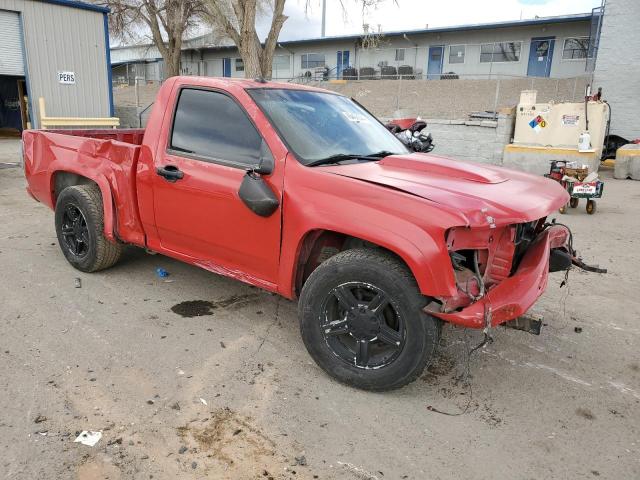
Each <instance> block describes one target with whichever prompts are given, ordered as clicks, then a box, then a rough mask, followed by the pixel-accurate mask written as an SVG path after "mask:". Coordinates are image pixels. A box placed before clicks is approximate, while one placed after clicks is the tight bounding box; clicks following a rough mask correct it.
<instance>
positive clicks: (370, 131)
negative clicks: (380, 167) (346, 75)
mask: <svg viewBox="0 0 640 480" xmlns="http://www.w3.org/2000/svg"><path fill="white" fill-rule="evenodd" d="M248 93H249V94H250V95H251V97H252V98H253V99H254V100H255V102H256V103H257V104H258V105H259V106H260V108H261V109H262V111H263V112H264V113H265V114H266V115H267V116H268V117H269V119H270V120H271V122H272V123H273V125H274V127H275V128H276V129H277V130H278V132H279V133H280V135H281V136H282V138H283V140H284V141H285V142H286V143H287V145H288V146H289V148H290V149H291V150H292V151H293V153H294V154H295V155H296V157H297V158H298V159H299V160H300V161H301V162H302V163H303V164H305V165H311V164H315V165H317V164H320V163H322V160H323V159H332V158H335V159H336V160H338V159H340V158H341V157H342V158H345V157H347V156H353V157H376V156H377V157H378V158H381V157H382V156H385V155H392V154H402V153H407V149H406V148H405V147H404V145H403V144H402V143H401V142H400V140H398V139H397V138H396V137H395V136H394V135H393V134H392V133H391V132H389V131H388V130H387V129H386V128H385V127H384V125H382V124H381V123H380V122H378V121H377V120H376V119H375V118H374V117H372V116H371V114H369V113H368V112H367V111H366V110H364V109H363V108H362V107H360V106H359V105H358V104H356V103H355V102H353V101H352V100H350V99H348V98H346V97H342V96H340V95H334V94H331V93H322V92H310V91H305V90H286V89H283V90H278V89H267V88H265V89H252V90H248ZM378 158H375V159H378ZM371 159H372V158H369V160H371Z"/></svg>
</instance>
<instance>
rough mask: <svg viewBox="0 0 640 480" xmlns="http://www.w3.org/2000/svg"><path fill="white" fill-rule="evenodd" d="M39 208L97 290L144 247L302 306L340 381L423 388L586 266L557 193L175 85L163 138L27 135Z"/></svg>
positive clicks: (231, 87)
mask: <svg viewBox="0 0 640 480" xmlns="http://www.w3.org/2000/svg"><path fill="white" fill-rule="evenodd" d="M23 141H24V168H25V174H26V178H27V181H28V191H29V193H30V194H31V195H32V196H33V197H34V198H35V199H36V200H38V201H40V202H42V203H44V204H46V205H48V206H49V207H51V208H53V209H55V228H56V232H57V236H58V240H59V243H60V248H61V249H62V252H63V253H64V255H65V257H66V258H67V260H68V261H69V262H70V263H71V264H72V265H73V266H74V267H75V268H77V269H79V270H82V271H85V272H93V271H97V270H101V269H104V268H107V267H110V266H111V265H113V264H114V263H115V262H116V261H117V260H118V258H119V256H120V252H121V250H122V248H123V246H124V245H126V244H130V245H136V246H140V247H144V248H147V249H150V250H153V251H155V252H158V253H161V254H164V255H167V256H170V257H173V258H176V259H179V260H182V261H184V262H187V263H190V264H193V265H197V266H199V267H202V268H205V269H207V270H210V271H212V272H215V273H218V274H222V275H227V276H229V277H233V278H236V279H238V280H241V281H243V282H247V283H249V284H252V285H256V286H258V287H261V288H263V289H265V290H269V291H271V292H276V293H278V294H280V295H282V296H284V297H286V298H289V299H295V298H298V301H299V317H300V329H301V333H302V338H303V340H304V343H305V345H306V347H307V349H308V351H309V353H310V355H311V356H312V357H313V358H314V360H315V361H316V362H317V363H318V364H319V365H320V366H321V367H322V368H323V369H324V370H325V371H326V372H327V373H329V374H330V375H331V376H333V377H335V378H336V379H338V380H340V381H342V382H345V383H347V384H350V385H353V386H356V387H359V388H364V389H370V390H388V389H393V388H397V387H400V386H402V385H405V384H407V383H409V382H411V381H413V380H414V379H415V378H417V376H418V375H420V373H421V372H422V370H423V369H424V367H425V366H426V365H427V364H428V362H429V361H430V359H431V358H432V356H433V354H434V350H435V348H436V344H437V342H438V339H439V335H440V331H441V322H442V321H447V322H451V323H453V324H456V325H460V326H463V327H470V328H479V329H488V328H491V327H495V326H496V325H499V324H501V323H504V322H506V321H509V320H512V319H514V318H516V317H518V316H520V315H522V314H523V313H524V312H526V311H527V309H529V308H530V307H531V306H532V305H533V303H534V302H535V301H536V299H537V298H538V297H539V296H540V295H541V294H542V293H543V291H544V290H545V287H546V285H547V278H548V273H549V271H558V270H567V269H568V268H569V267H570V266H571V262H572V260H573V261H576V259H575V252H574V250H573V248H572V246H571V241H570V240H571V238H570V232H569V231H568V229H567V228H566V227H564V226H560V225H555V224H552V223H551V224H550V223H547V222H546V218H547V216H548V215H549V214H551V213H552V212H554V211H556V210H557V209H559V208H560V207H561V206H563V205H565V204H566V203H567V201H568V195H567V193H566V191H565V190H564V189H563V188H562V187H561V186H560V185H559V184H558V183H557V182H554V181H551V180H548V179H546V178H542V177H536V176H532V175H528V174H525V173H520V172H516V171H509V170H504V169H501V168H498V167H494V166H488V165H480V164H473V163H465V162H459V161H454V160H451V159H447V158H443V157H439V156H436V155H431V154H422V153H410V152H408V151H407V149H406V148H405V147H404V146H403V145H402V144H401V143H400V142H399V141H398V140H397V139H396V138H395V137H394V136H393V135H392V134H391V133H389V132H388V131H387V130H386V129H385V127H384V126H383V125H382V124H381V123H379V122H378V120H376V119H375V118H374V117H373V116H372V115H371V114H369V113H368V112H367V111H366V110H365V109H364V108H362V107H361V106H360V105H358V104H357V103H356V102H354V101H352V100H350V99H348V98H346V97H344V96H341V95H339V94H336V93H333V92H328V91H324V90H321V89H315V88H310V87H303V86H300V85H292V84H279V83H273V82H265V81H261V80H256V81H251V80H229V79H215V78H194V77H174V78H171V79H169V80H167V81H166V82H165V83H164V84H163V86H162V88H161V89H160V91H159V93H158V96H157V99H156V102H155V105H154V106H153V110H152V112H151V115H150V118H149V121H148V125H147V128H146V129H145V130H142V129H135V130H77V131H25V133H24V135H23Z"/></svg>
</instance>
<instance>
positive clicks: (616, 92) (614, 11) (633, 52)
mask: <svg viewBox="0 0 640 480" xmlns="http://www.w3.org/2000/svg"><path fill="white" fill-rule="evenodd" d="M638 19H640V1H638V0H607V2H606V4H605V7H604V19H603V21H602V31H601V34H600V45H599V48H598V58H597V61H596V68H595V72H594V87H596V88H597V87H602V88H603V97H604V98H605V99H606V100H607V101H608V102H609V104H610V105H611V110H612V115H611V133H613V134H616V135H620V136H622V137H624V138H626V139H628V140H633V139H635V138H638V137H640V121H638V112H639V111H640V100H639V96H638V93H639V92H640V74H639V73H638V69H639V67H638V65H640V29H638Z"/></svg>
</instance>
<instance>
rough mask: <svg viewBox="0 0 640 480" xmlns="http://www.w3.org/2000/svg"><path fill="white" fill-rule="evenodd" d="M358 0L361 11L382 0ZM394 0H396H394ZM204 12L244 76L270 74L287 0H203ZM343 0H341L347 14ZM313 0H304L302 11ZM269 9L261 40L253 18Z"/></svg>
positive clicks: (356, 0)
mask: <svg viewBox="0 0 640 480" xmlns="http://www.w3.org/2000/svg"><path fill="white" fill-rule="evenodd" d="M353 1H355V2H356V3H358V4H360V6H361V7H362V12H363V15H364V12H365V11H366V10H367V9H369V8H373V7H375V6H376V5H378V4H379V3H381V2H383V1H384V0H353ZM394 1H396V0H394ZM203 2H204V4H205V7H206V10H207V15H205V18H206V19H207V20H208V21H209V23H211V25H213V27H214V29H216V30H219V32H220V33H222V34H223V35H225V36H227V37H228V38H230V39H231V40H232V41H233V43H235V45H236V47H238V51H239V52H240V56H241V57H242V60H243V62H244V74H245V77H247V78H255V77H263V78H271V68H272V63H273V55H274V52H275V49H276V46H277V44H278V36H279V35H280V30H282V26H283V25H284V22H285V21H286V20H287V18H288V17H287V16H286V15H284V13H283V12H284V6H285V3H286V0H203ZM344 2H345V0H340V5H341V7H342V11H343V13H344V14H345V15H346V11H347V10H346V8H345V3H344ZM311 3H314V2H313V0H306V2H305V12H307V11H308V9H309V6H310V4H311ZM268 13H271V26H270V28H269V33H268V34H267V37H266V39H265V41H264V43H262V42H261V41H260V38H259V37H258V34H257V32H256V18H257V16H259V15H267V14H268Z"/></svg>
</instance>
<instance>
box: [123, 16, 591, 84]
mask: <svg viewBox="0 0 640 480" xmlns="http://www.w3.org/2000/svg"><path fill="white" fill-rule="evenodd" d="M591 18H592V15H591V14H590V13H589V14H579V15H566V16H559V17H545V18H537V19H533V20H518V21H512V22H496V23H490V24H477V25H463V26H454V27H440V28H429V29H425V30H413V31H405V32H384V33H381V34H371V35H368V36H363V35H362V34H359V35H346V36H340V37H324V38H313V39H307V40H295V41H287V42H280V43H279V44H278V48H277V50H276V56H275V58H274V64H273V75H272V77H273V78H274V79H290V78H295V77H300V76H305V75H306V76H322V74H323V73H324V74H325V75H326V76H327V77H328V78H344V77H348V78H352V77H353V76H356V77H364V78H369V77H375V78H379V77H380V76H386V77H389V78H394V76H395V75H397V73H398V70H399V69H400V67H403V70H402V73H404V75H413V76H415V77H416V78H425V79H440V78H448V77H449V78H450V77H451V76H455V75H457V76H458V77H460V78H491V77H495V76H497V75H500V76H514V77H526V76H531V77H554V78H566V77H574V76H579V75H583V74H585V72H586V67H587V56H588V54H589V51H590V49H589V44H590V43H589V42H590V25H591ZM372 43H373V45H371V44H372ZM154 50H155V49H154V48H153V47H146V46H142V47H141V46H135V47H119V48H115V49H112V52H113V53H112V57H113V62H114V67H115V68H119V70H118V72H119V74H122V65H124V64H126V63H141V62H156V61H158V60H157V58H158V57H157V53H156V52H157V50H156V51H155V52H154ZM183 51H184V53H183V61H182V68H183V72H182V73H183V74H186V75H207V76H229V77H244V65H243V63H242V59H241V58H240V56H239V54H238V51H237V49H236V48H235V47H233V46H228V45H220V43H219V42H216V41H215V40H214V39H213V37H212V35H211V34H209V35H205V36H202V37H198V38H196V39H192V40H190V41H188V42H185V48H184V50H183ZM145 52H146V53H145ZM389 67H391V68H389ZM346 69H355V71H354V70H347V71H346V72H345V70H346ZM362 69H365V70H364V71H363V70H362ZM371 69H373V71H372V70H371ZM114 76H118V75H116V74H115V73H114ZM443 76H444V77H443Z"/></svg>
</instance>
